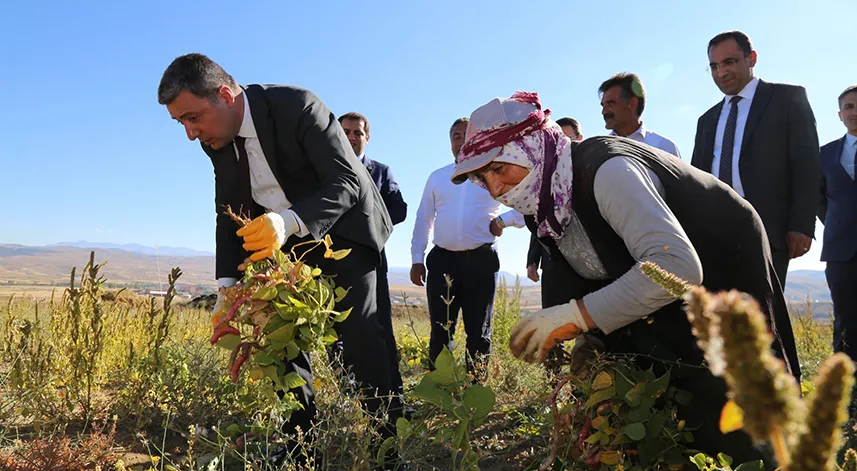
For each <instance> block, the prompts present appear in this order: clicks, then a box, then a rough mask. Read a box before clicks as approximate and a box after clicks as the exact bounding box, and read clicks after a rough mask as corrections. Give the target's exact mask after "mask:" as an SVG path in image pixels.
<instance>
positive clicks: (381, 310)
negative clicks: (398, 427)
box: [338, 111, 408, 394]
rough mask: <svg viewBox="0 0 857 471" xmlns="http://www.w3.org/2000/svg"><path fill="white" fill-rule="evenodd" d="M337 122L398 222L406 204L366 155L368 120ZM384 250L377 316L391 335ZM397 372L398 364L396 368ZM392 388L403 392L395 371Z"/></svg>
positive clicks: (354, 117)
mask: <svg viewBox="0 0 857 471" xmlns="http://www.w3.org/2000/svg"><path fill="white" fill-rule="evenodd" d="M338 120H339V124H340V125H341V126H342V129H343V130H344V131H345V136H346V137H347V138H348V142H349V143H350V144H351V149H353V150H354V155H356V156H357V160H359V161H360V162H362V163H363V165H364V166H365V167H366V170H367V171H369V175H370V176H371V177H372V180H373V181H374V182H375V186H376V187H377V188H378V191H379V192H380V193H381V198H382V199H383V200H384V206H386V207H387V212H388V213H390V220H391V221H392V222H393V225H394V226H395V225H396V224H399V223H400V222H402V221H404V220H405V217H407V215H408V204H407V203H405V200H404V198H402V192H401V191H400V190H399V184H398V183H397V182H396V179H395V178H393V171H392V170H390V167H388V166H386V165H384V164H382V163H381V162H377V161H375V160H372V159H370V158H369V157H366V144H368V143H369V139H370V137H371V135H370V134H369V120H368V119H366V117H365V116H363V115H362V114H360V113H355V112H353V111H352V112H349V113H345V114H344V115H342V116H340V117H339V118H338ZM388 268H389V267H388V265H387V252H386V251H384V250H382V251H381V268H380V269H379V271H378V294H377V299H378V316H379V318H380V319H381V320H382V321H383V322H384V326H385V327H386V328H388V330H389V331H390V335H393V319H392V316H393V306H392V304H391V301H390V283H389V280H388V278H387V272H388ZM395 347H396V346H395V345H393V350H392V351H391V352H390V359H391V361H393V362H395V364H396V365H398V361H399V355H398V350H396V348H395ZM396 371H397V372H398V366H397V368H396ZM396 389H397V390H398V391H399V394H404V390H403V385H402V377H401V375H396Z"/></svg>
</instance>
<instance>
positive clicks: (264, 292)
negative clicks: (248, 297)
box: [252, 285, 278, 301]
mask: <svg viewBox="0 0 857 471" xmlns="http://www.w3.org/2000/svg"><path fill="white" fill-rule="evenodd" d="M277 294H278V291H277V286H276V285H269V286H265V287H262V288H260V289H259V290H258V291H256V292H255V293H254V294H253V296H252V297H253V299H261V300H264V301H270V300H272V299H274V298H276V297H277Z"/></svg>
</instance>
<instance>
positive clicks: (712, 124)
mask: <svg viewBox="0 0 857 471" xmlns="http://www.w3.org/2000/svg"><path fill="white" fill-rule="evenodd" d="M722 110H723V100H720V103H719V104H717V105H714V106H713V107H711V109H709V110H708V111H707V112H706V113H705V114H706V116H705V152H704V153H703V157H704V161H703V162H702V167H701V168H702V169H704V170H706V171H708V172H709V173H711V164H712V162H714V139H715V136H717V122H718V121H719V120H720V112H721V111H722Z"/></svg>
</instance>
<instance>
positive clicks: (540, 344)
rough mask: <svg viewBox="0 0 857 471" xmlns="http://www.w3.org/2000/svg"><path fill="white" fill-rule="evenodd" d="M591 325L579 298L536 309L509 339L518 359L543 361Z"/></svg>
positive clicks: (523, 320) (514, 330)
mask: <svg viewBox="0 0 857 471" xmlns="http://www.w3.org/2000/svg"><path fill="white" fill-rule="evenodd" d="M587 330H589V328H588V327H587V326H586V321H585V320H584V319H583V314H581V312H580V308H578V307H577V301H571V302H570V303H567V304H560V305H558V306H553V307H549V308H547V309H542V310H539V311H536V312H535V313H534V314H532V315H530V316H527V317H525V318H523V319H521V320H520V322H518V324H517V325H516V326H515V328H514V329H512V335H511V336H510V338H509V349H510V350H511V351H512V355H515V357H516V358H521V359H522V360H524V361H526V362H530V363H541V362H543V361H544V360H545V357H547V354H548V352H550V350H551V349H552V348H554V347H555V346H556V345H557V344H558V343H560V342H564V341H566V340H571V339H573V338H575V337H577V336H578V335H580V334H582V333H584V332H586V331H587Z"/></svg>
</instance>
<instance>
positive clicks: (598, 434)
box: [584, 430, 608, 445]
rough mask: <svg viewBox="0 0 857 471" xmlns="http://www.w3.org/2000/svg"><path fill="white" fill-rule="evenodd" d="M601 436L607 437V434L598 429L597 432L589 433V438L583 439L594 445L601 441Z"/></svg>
mask: <svg viewBox="0 0 857 471" xmlns="http://www.w3.org/2000/svg"><path fill="white" fill-rule="evenodd" d="M601 437H608V435H607V434H605V433H604V432H602V431H600V430H599V431H598V432H595V433H593V434H592V435H590V436H589V438H587V439H586V440H584V442H586V443H589V444H590V445H594V444H596V443H598V442H600V441H601Z"/></svg>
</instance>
